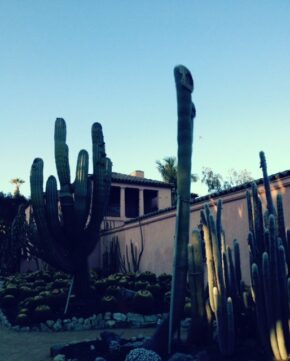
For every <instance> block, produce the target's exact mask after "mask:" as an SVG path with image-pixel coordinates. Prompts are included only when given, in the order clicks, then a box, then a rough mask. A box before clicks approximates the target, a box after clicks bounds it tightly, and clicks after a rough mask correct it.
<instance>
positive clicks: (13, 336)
mask: <svg viewBox="0 0 290 361" xmlns="http://www.w3.org/2000/svg"><path fill="white" fill-rule="evenodd" d="M102 331H104V330H90V331H71V332H69V331H66V332H16V331H12V330H9V329H7V328H4V327H0V361H49V360H51V358H50V355H49V352H50V347H51V346H52V345H55V344H57V343H67V342H72V341H83V340H85V339H87V340H91V339H95V338H96V337H97V336H98V335H99V334H100V332H102ZM107 331H113V332H116V333H117V334H119V335H120V336H123V337H133V336H138V335H143V336H144V337H145V336H151V335H152V334H153V332H154V328H143V329H140V328H139V329H114V330H112V329H108V330H107Z"/></svg>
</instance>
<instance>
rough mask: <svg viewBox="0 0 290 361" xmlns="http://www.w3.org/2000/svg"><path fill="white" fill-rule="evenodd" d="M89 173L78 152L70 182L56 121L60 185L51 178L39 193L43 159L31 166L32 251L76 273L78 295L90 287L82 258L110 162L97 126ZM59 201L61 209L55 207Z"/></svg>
mask: <svg viewBox="0 0 290 361" xmlns="http://www.w3.org/2000/svg"><path fill="white" fill-rule="evenodd" d="M92 143H93V175H92V177H90V176H89V174H88V158H89V157H88V153H87V151H85V150H81V151H80V152H79V155H78V160H77V167H76V178H75V181H74V182H73V183H72V182H71V179H70V167H69V160H68V146H67V144H66V124H65V121H64V120H63V119H62V118H57V119H56V122H55V133H54V144H55V162H56V168H57V173H58V178H59V183H60V190H59V191H58V190H57V182H56V179H55V177H54V176H50V177H49V178H48V180H47V183H46V191H45V193H43V161H42V159H40V158H36V159H35V160H34V162H33V164H32V167H31V175H30V188H31V204H32V208H33V216H34V219H35V221H36V225H37V229H38V235H39V237H38V240H35V241H34V249H33V251H34V252H35V253H36V254H37V255H38V256H39V257H40V258H42V259H43V260H44V261H46V262H47V263H49V264H50V265H52V266H54V267H56V268H58V269H61V270H63V271H65V272H69V273H72V274H73V275H74V276H75V290H76V294H77V296H78V297H80V298H83V297H85V296H86V295H87V292H88V289H89V274H88V263H87V259H88V256H89V254H90V253H91V252H92V250H93V249H94V247H95V246H96V243H97V241H98V239H99V231H100V225H101V222H102V219H103V216H104V212H105V208H106V205H107V202H108V199H109V191H110V184H111V168H112V163H111V161H110V159H109V158H107V157H106V153H105V144H104V140H103V133H102V127H101V125H100V124H99V123H94V124H93V126H92ZM59 205H60V207H59Z"/></svg>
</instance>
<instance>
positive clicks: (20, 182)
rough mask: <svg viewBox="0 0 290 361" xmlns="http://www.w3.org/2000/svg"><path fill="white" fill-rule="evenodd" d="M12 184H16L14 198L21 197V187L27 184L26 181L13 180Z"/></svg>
mask: <svg viewBox="0 0 290 361" xmlns="http://www.w3.org/2000/svg"><path fill="white" fill-rule="evenodd" d="M10 183H11V184H15V190H14V192H13V194H14V197H17V196H19V195H20V186H21V185H22V184H23V183H25V181H24V180H23V179H21V178H13V179H11V180H10Z"/></svg>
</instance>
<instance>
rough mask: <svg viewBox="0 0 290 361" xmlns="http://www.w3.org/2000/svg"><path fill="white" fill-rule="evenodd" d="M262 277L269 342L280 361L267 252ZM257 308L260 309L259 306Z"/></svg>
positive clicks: (264, 254)
mask: <svg viewBox="0 0 290 361" xmlns="http://www.w3.org/2000/svg"><path fill="white" fill-rule="evenodd" d="M262 275H263V277H262V281H263V287H264V288H263V290H264V300H265V311H266V320H267V333H268V335H269V340H270V344H271V349H272V352H273V355H274V356H275V358H276V359H277V360H280V352H279V347H278V342H277V335H276V329H275V323H274V319H275V317H274V315H273V304H272V300H273V298H272V292H271V274H270V262H269V256H268V253H267V252H264V253H263V261H262ZM257 307H259V305H258V304H257ZM258 327H259V325H258Z"/></svg>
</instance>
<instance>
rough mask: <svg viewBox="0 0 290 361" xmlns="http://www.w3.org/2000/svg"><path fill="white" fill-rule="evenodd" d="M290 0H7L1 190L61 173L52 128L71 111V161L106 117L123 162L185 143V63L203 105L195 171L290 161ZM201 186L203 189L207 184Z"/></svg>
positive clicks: (149, 173)
mask: <svg viewBox="0 0 290 361" xmlns="http://www.w3.org/2000/svg"><path fill="white" fill-rule="evenodd" d="M289 19H290V1H288V0H278V1H274V0H272V1H266V0H265V1H253V0H240V1H238V0H237V1H223V0H219V1H216V0H213V1H201V0H200V1H194V0H188V1H186V0H183V1H179V0H176V1H170V0H164V1H162V0H157V1H153V0H143V1H141V0H140V1H133V0H131V1H126V0H115V1H110V0H106V1H105V0H103V1H100V0H94V1H93V0H92V1H90V0H87V1H75V0H67V1H66V0H41V1H39V0H34V1H32V0H25V1H21V0H19V1H14V0H2V1H0V134H1V136H0V191H4V192H12V191H13V186H12V185H11V184H10V183H9V180H10V179H11V178H15V177H20V178H23V179H24V180H25V181H26V183H25V184H24V185H23V186H22V188H21V189H22V192H23V193H24V194H25V195H29V194H30V190H29V173H30V167H31V164H32V161H33V159H34V158H35V157H41V158H43V160H44V164H45V179H46V178H47V177H48V176H49V175H50V174H56V171H55V165H54V154H53V131H54V120H55V118H56V117H63V118H64V119H65V120H66V122H67V129H68V145H69V148H70V161H71V162H70V163H71V172H72V174H74V172H75V163H76V158H77V153H78V151H79V150H80V149H82V148H85V149H87V150H88V151H89V153H90V154H91V141H90V128H91V124H92V123H93V122H95V121H98V122H100V123H102V125H103V130H104V135H105V141H106V146H107V154H108V156H109V157H111V159H112V161H113V169H114V171H117V172H122V173H130V172H131V171H133V170H135V169H142V170H144V171H145V176H146V177H148V178H153V179H160V176H159V174H158V171H157V170H156V165H155V161H156V160H157V159H162V158H163V157H165V156H168V155H176V127H177V122H176V119H177V116H176V94H175V84H174V79H173V67H174V66H175V65H177V64H184V65H186V66H187V67H188V68H189V69H190V70H191V72H192V75H193V78H194V81H195V91H194V93H193V100H194V103H195V106H196V109H197V116H196V119H195V126H194V147H193V157H192V171H193V172H194V173H199V174H200V173H201V169H202V167H203V166H209V167H212V168H213V169H214V170H215V171H216V172H219V173H221V174H224V175H226V173H227V171H228V169H230V168H235V169H237V170H241V169H245V168H246V169H248V170H249V171H250V172H251V173H252V176H253V177H255V178H259V177H261V172H260V170H259V156H258V152H259V151H260V150H264V151H265V153H266V156H267V160H268V170H269V173H276V172H279V171H283V170H286V169H290V41H289V39H290V20H289ZM192 191H197V192H199V193H202V192H203V191H204V189H203V188H201V187H200V186H199V185H198V184H197V185H193V187H192Z"/></svg>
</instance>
